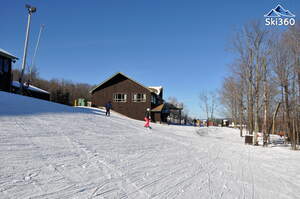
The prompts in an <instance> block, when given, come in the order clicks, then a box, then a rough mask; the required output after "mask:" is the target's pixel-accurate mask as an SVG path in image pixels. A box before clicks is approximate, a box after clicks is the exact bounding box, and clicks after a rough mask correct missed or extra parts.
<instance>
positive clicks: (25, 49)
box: [19, 5, 36, 92]
mask: <svg viewBox="0 0 300 199" xmlns="http://www.w3.org/2000/svg"><path fill="white" fill-rule="evenodd" d="M25 7H26V8H27V10H28V21H27V29H26V38H25V45H24V54H23V61H22V72H21V77H20V80H19V82H20V84H21V85H20V88H21V91H22V92H23V75H24V71H25V67H26V66H25V65H26V57H27V48H28V41H29V31H30V20H31V15H32V13H34V12H36V8H35V7H32V6H30V5H26V6H25Z"/></svg>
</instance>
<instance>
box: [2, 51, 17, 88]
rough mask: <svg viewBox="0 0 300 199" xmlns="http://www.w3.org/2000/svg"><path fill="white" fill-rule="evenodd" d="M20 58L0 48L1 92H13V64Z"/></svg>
mask: <svg viewBox="0 0 300 199" xmlns="http://www.w3.org/2000/svg"><path fill="white" fill-rule="evenodd" d="M17 59H18V58H17V57H15V56H14V55H12V54H10V53H9V52H6V51H5V50H3V49H1V48H0V90H2V91H7V92H10V91H11V82H12V73H11V71H12V63H14V62H15V61H16V60H17Z"/></svg>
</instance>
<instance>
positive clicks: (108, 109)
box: [105, 101, 112, 116]
mask: <svg viewBox="0 0 300 199" xmlns="http://www.w3.org/2000/svg"><path fill="white" fill-rule="evenodd" d="M105 109H106V112H105V115H106V116H110V109H112V105H111V102H110V101H109V102H107V104H105Z"/></svg>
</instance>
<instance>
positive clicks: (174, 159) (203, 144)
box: [0, 92, 300, 199]
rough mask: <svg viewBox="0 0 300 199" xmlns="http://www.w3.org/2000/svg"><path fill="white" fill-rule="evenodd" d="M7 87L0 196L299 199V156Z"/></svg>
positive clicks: (1, 105) (1, 101)
mask: <svg viewBox="0 0 300 199" xmlns="http://www.w3.org/2000/svg"><path fill="white" fill-rule="evenodd" d="M152 126H153V129H152V130H147V129H144V127H143V122H141V121H136V120H132V119H128V118H126V117H124V116H121V115H118V114H117V113H112V116H111V117H105V114H104V113H103V111H101V110H99V109H92V108H90V109H89V108H74V107H67V106H63V105H59V104H55V103H51V102H47V101H42V100H38V99H33V98H29V97H23V96H19V95H14V94H9V93H5V92H0V161H1V164H0V198H132V199H135V198H184V199H187V198H197V199H198V198H204V199H206V198H228V199H233V198H255V199H257V198H262V199H269V198H270V199H271V198H272V199H274V198H300V169H299V168H300V155H299V152H298V151H291V150H289V148H283V147H272V148H271V147H269V148H263V147H255V146H249V145H244V144H243V139H242V138H240V137H239V133H238V131H237V130H234V129H229V128H199V127H197V128H196V127H184V126H167V125H159V124H153V125H152Z"/></svg>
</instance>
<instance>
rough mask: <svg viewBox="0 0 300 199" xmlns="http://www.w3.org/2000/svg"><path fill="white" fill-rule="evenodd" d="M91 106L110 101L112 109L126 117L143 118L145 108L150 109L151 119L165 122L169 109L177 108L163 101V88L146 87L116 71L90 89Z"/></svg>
mask: <svg viewBox="0 0 300 199" xmlns="http://www.w3.org/2000/svg"><path fill="white" fill-rule="evenodd" d="M90 93H91V94H92V106H94V107H104V106H105V104H107V103H108V102H111V103H112V109H113V110H114V111H116V112H118V113H121V114H123V115H126V116H127V117H130V118H133V119H137V120H143V119H144V117H145V112H146V110H147V108H150V110H151V121H153V122H160V123H161V122H167V117H168V115H169V114H170V111H174V110H179V111H181V110H180V109H178V108H176V107H175V106H171V105H170V104H168V103H164V100H163V88H162V87H161V86H159V87H146V86H144V85H142V84H140V83H138V82H136V81H134V80H133V79H131V78H129V77H127V76H126V75H124V74H123V73H116V74H115V75H113V76H112V77H110V78H109V79H107V80H106V81H104V82H102V83H101V84H99V85H98V86H96V87H95V88H94V89H92V90H91V91H90Z"/></svg>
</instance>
